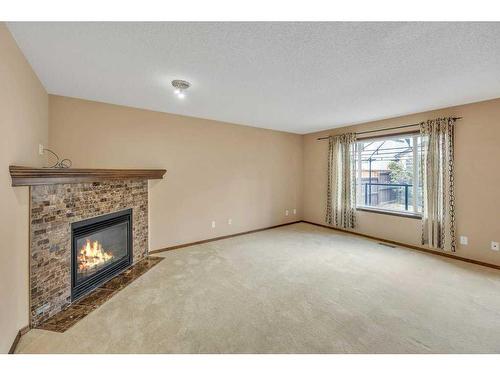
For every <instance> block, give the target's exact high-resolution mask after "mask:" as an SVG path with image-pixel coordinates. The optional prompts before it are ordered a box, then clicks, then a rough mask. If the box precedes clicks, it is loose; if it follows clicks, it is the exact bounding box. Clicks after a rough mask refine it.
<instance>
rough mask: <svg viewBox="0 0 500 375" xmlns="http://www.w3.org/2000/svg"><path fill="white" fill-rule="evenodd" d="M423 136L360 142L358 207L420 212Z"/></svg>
mask: <svg viewBox="0 0 500 375" xmlns="http://www.w3.org/2000/svg"><path fill="white" fill-rule="evenodd" d="M421 139H422V138H421V136H420V135H419V134H417V133H415V134H409V135H398V136H391V137H387V138H374V139H363V140H359V141H358V142H357V144H356V195H357V196H356V198H357V207H358V208H361V209H363V208H364V209H375V210H378V211H385V212H393V213H394V212H397V213H403V214H408V215H414V216H420V215H421V213H422V201H423V199H422V187H421V183H420V178H419V176H420V154H419V149H420V142H421Z"/></svg>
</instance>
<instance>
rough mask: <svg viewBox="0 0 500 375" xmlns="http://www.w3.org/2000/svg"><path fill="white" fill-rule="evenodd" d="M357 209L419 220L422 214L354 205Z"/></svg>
mask: <svg viewBox="0 0 500 375" xmlns="http://www.w3.org/2000/svg"><path fill="white" fill-rule="evenodd" d="M356 210H357V211H366V212H372V213H375V214H382V215H392V216H399V217H407V218H409V219H417V220H421V219H422V215H421V214H414V213H410V212H397V211H389V210H379V209H376V208H372V207H356Z"/></svg>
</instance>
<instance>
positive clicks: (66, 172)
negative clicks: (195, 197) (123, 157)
mask: <svg viewBox="0 0 500 375" xmlns="http://www.w3.org/2000/svg"><path fill="white" fill-rule="evenodd" d="M9 171H10V176H11V178H12V186H33V185H51V184H75V183H79V182H93V181H100V180H110V179H130V178H133V179H147V180H158V179H162V178H163V175H164V174H165V172H166V170H165V169H80V168H61V169H50V168H30V167H20V166H16V165H11V166H10V167H9Z"/></svg>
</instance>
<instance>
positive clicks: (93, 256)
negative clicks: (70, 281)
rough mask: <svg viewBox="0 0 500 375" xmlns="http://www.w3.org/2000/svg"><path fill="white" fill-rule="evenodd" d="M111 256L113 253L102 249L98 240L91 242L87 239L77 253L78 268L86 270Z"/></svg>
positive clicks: (100, 263) (104, 261)
mask: <svg viewBox="0 0 500 375" xmlns="http://www.w3.org/2000/svg"><path fill="white" fill-rule="evenodd" d="M111 258H113V254H111V253H108V252H106V251H104V249H103V248H102V245H101V244H100V243H99V241H94V242H92V244H91V243H90V240H89V239H87V241H86V243H85V245H83V246H82V248H81V249H80V254H79V255H78V269H79V270H80V271H87V270H89V269H92V268H95V267H97V266H100V265H102V264H103V263H106V262H107V261H109V260H110V259H111Z"/></svg>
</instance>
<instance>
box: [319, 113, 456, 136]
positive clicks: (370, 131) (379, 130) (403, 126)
mask: <svg viewBox="0 0 500 375" xmlns="http://www.w3.org/2000/svg"><path fill="white" fill-rule="evenodd" d="M461 119H462V117H453V120H455V121H456V120H461ZM417 125H420V123H416V124H409V125H401V126H394V127H392V128H384V129H377V130H367V131H364V132H357V133H356V135H359V134H368V133H376V132H382V131H385V130H394V129H402V128H409V127H411V126H417ZM387 135H390V134H387ZM330 137H331V135H329V136H327V137H321V138H318V139H317V140H318V141H322V140H323V139H329V138H330Z"/></svg>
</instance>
